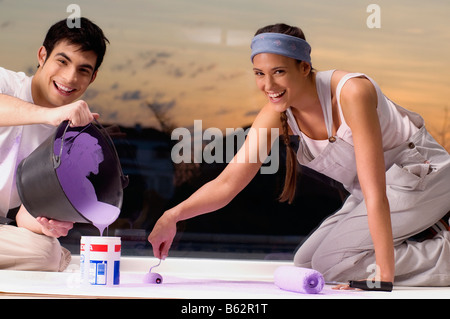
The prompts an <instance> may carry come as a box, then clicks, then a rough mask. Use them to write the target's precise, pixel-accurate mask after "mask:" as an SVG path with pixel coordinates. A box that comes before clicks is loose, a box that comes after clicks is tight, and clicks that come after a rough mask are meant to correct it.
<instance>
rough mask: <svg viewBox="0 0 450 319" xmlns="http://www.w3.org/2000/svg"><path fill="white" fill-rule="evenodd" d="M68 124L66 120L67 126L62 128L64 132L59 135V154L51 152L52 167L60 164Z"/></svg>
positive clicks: (55, 167)
mask: <svg viewBox="0 0 450 319" xmlns="http://www.w3.org/2000/svg"><path fill="white" fill-rule="evenodd" d="M69 126H70V121H67V126H66V128H65V129H64V133H63V135H62V137H61V147H60V149H59V155H55V154H53V168H54V169H57V168H58V167H59V166H60V165H61V156H62V151H63V148H64V137H65V136H66V132H67V129H68V128H69Z"/></svg>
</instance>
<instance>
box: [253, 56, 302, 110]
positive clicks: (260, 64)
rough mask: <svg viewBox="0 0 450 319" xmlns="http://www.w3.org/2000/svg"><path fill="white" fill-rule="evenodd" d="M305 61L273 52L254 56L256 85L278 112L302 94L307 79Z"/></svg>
mask: <svg viewBox="0 0 450 319" xmlns="http://www.w3.org/2000/svg"><path fill="white" fill-rule="evenodd" d="M303 63H304V62H302V63H298V62H297V61H296V60H294V59H292V58H288V57H285V56H282V55H278V54H273V53H260V54H257V55H256V56H255V57H254V58H253V71H254V73H255V78H256V85H257V86H258V88H259V89H260V90H261V91H262V92H263V93H264V94H265V95H266V97H267V98H268V100H269V102H270V103H271V104H272V105H273V107H274V108H275V110H276V111H277V112H284V111H286V109H287V108H288V107H289V106H291V105H292V104H294V103H295V101H296V100H297V98H298V97H299V94H301V92H302V88H303V87H304V85H305V82H306V81H307V73H306V74H305V71H304V68H303V67H302V66H303ZM305 75H306V76H305Z"/></svg>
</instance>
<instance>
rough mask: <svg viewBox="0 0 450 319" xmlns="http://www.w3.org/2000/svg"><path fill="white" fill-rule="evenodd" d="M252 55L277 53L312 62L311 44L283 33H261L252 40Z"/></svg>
mask: <svg viewBox="0 0 450 319" xmlns="http://www.w3.org/2000/svg"><path fill="white" fill-rule="evenodd" d="M251 48H252V56H251V60H252V62H253V57H254V56H255V55H257V54H259V53H275V54H279V55H284V56H287V57H288V58H292V59H295V60H300V61H305V62H308V63H309V64H311V55H310V54H311V46H310V45H309V44H308V42H306V41H305V40H303V39H300V38H297V37H294V36H291V35H287V34H282V33H274V32H268V33H260V34H258V35H257V36H255V37H254V38H253V40H252V45H251Z"/></svg>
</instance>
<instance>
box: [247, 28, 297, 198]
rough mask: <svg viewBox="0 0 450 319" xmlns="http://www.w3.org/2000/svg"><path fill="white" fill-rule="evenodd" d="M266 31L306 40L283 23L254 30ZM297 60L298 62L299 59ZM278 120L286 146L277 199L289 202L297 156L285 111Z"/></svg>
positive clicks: (291, 196) (292, 195) (293, 188)
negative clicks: (280, 189)
mask: <svg viewBox="0 0 450 319" xmlns="http://www.w3.org/2000/svg"><path fill="white" fill-rule="evenodd" d="M266 32H274V33H282V34H287V35H291V36H294V37H298V38H301V39H303V40H306V38H305V35H304V34H303V31H302V30H301V29H300V28H297V27H293V26H289V25H287V24H284V23H278V24H272V25H268V26H265V27H263V28H261V29H259V30H258V31H256V33H255V36H256V35H258V34H260V33H266ZM298 62H299V63H300V62H301V61H298ZM280 121H281V125H282V128H283V141H284V145H285V146H286V176H285V178H284V187H283V190H282V192H281V194H280V196H279V198H278V200H279V201H280V202H286V201H287V202H288V203H289V204H291V203H292V201H293V200H294V197H295V191H296V186H297V156H296V154H295V151H294V150H293V149H292V147H291V143H290V138H289V131H288V123H287V115H286V111H284V112H282V113H281V115H280Z"/></svg>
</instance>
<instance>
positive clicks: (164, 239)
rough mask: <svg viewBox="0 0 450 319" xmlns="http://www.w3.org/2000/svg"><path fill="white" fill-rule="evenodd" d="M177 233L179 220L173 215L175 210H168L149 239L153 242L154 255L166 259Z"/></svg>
mask: <svg viewBox="0 0 450 319" xmlns="http://www.w3.org/2000/svg"><path fill="white" fill-rule="evenodd" d="M176 233H177V221H176V219H175V218H174V217H173V211H171V210H169V211H166V212H165V213H164V214H163V215H162V216H161V217H160V218H159V219H158V221H157V222H156V224H155V227H153V230H152V232H151V233H150V235H149V236H148V241H149V242H150V244H152V247H153V255H154V256H155V257H156V258H159V259H162V260H164V259H166V257H167V256H168V255H169V249H170V247H171V246H172V242H173V239H174V238H175V235H176Z"/></svg>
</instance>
